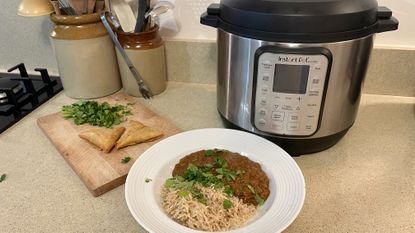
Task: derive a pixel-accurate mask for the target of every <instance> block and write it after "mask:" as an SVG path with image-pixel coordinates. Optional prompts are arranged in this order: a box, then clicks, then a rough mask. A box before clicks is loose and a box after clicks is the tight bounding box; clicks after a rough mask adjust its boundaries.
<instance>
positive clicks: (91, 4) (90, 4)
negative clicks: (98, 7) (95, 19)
mask: <svg viewBox="0 0 415 233" xmlns="http://www.w3.org/2000/svg"><path fill="white" fill-rule="evenodd" d="M87 2H88V6H87V13H88V14H92V13H94V9H95V4H96V0H87Z"/></svg>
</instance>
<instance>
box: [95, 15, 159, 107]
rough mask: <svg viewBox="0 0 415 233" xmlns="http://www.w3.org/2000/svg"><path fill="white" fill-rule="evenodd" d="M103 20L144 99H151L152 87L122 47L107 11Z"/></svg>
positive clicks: (102, 17) (102, 16)
mask: <svg viewBox="0 0 415 233" xmlns="http://www.w3.org/2000/svg"><path fill="white" fill-rule="evenodd" d="M101 21H102V23H103V24H104V26H105V28H106V29H107V31H108V34H109V35H110V37H111V39H112V41H113V42H114V45H115V47H116V48H117V49H118V51H119V52H120V54H121V55H122V57H123V59H124V61H125V62H126V63H127V65H128V68H129V69H130V71H131V73H132V75H133V77H134V78H135V80H136V81H137V84H138V88H139V91H140V93H141V95H142V96H143V97H144V99H150V98H151V97H152V96H153V94H152V92H151V90H150V88H148V86H147V85H146V84H145V82H144V80H143V78H142V77H141V75H140V73H139V72H138V70H137V69H136V68H135V67H134V65H133V63H132V62H131V60H130V59H129V58H128V55H127V53H126V52H125V51H124V49H123V48H122V46H121V44H120V42H119V41H118V39H117V36H116V35H115V33H114V32H113V31H112V28H111V26H110V25H109V23H108V21H107V13H106V12H102V13H101Z"/></svg>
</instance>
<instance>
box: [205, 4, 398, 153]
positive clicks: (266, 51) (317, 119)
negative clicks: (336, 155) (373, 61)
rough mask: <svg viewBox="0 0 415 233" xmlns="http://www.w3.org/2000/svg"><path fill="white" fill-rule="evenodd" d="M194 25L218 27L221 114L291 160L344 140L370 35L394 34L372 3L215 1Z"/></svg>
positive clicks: (386, 13)
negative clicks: (262, 139) (294, 156)
mask: <svg viewBox="0 0 415 233" xmlns="http://www.w3.org/2000/svg"><path fill="white" fill-rule="evenodd" d="M345 9H347V11H345ZM201 23H202V24H205V25H209V26H212V27H216V28H218V85H217V93H218V102H217V103H218V110H219V113H220V115H221V116H222V117H223V119H224V120H225V121H226V122H227V123H228V125H229V126H232V127H237V128H241V129H244V130H247V131H249V132H253V133H256V134H258V135H261V136H263V137H266V138H268V139H270V140H273V141H274V142H276V143H277V144H279V145H280V146H282V147H283V148H284V149H285V150H287V151H288V152H289V153H290V154H293V155H298V154H303V153H312V152H317V151H321V150H324V149H326V148H328V147H330V146H332V145H334V144H335V143H336V142H337V141H339V140H340V139H341V138H342V137H343V136H344V135H345V134H346V132H347V131H348V129H349V128H350V127H351V126H352V125H353V123H354V121H355V118H356V114H357V110H358V106H359V101H360V92H361V89H362V86H363V80H364V77H365V73H366V70H367V66H368V63H369V57H370V53H371V51H372V47H373V40H374V36H373V35H374V34H375V33H380V32H384V31H391V30H396V29H397V27H398V21H397V20H396V19H395V18H394V17H392V12H391V11H390V10H389V9H387V8H384V7H378V4H377V2H376V0H316V1H309V0H297V1H286V0H274V1H261V2H260V3H258V2H256V1H249V0H222V1H221V2H220V4H212V5H210V6H209V7H208V10H207V12H206V13H204V14H203V15H202V16H201Z"/></svg>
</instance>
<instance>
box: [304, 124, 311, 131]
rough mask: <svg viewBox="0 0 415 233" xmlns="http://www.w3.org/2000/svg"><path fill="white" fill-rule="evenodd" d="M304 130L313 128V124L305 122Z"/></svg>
mask: <svg viewBox="0 0 415 233" xmlns="http://www.w3.org/2000/svg"><path fill="white" fill-rule="evenodd" d="M304 128H305V129H306V130H311V129H312V128H313V125H310V124H306V125H305V127H304Z"/></svg>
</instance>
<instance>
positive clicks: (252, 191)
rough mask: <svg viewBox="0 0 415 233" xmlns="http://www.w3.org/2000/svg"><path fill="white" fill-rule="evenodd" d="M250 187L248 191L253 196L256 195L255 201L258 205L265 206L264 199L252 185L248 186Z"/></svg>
mask: <svg viewBox="0 0 415 233" xmlns="http://www.w3.org/2000/svg"><path fill="white" fill-rule="evenodd" d="M246 186H247V187H248V189H249V190H250V191H251V193H252V194H254V198H255V201H256V203H257V204H258V205H263V204H264V202H265V201H264V199H263V198H262V197H261V196H259V195H258V193H257V192H256V191H255V189H254V187H252V186H251V185H249V184H248V185H246Z"/></svg>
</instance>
